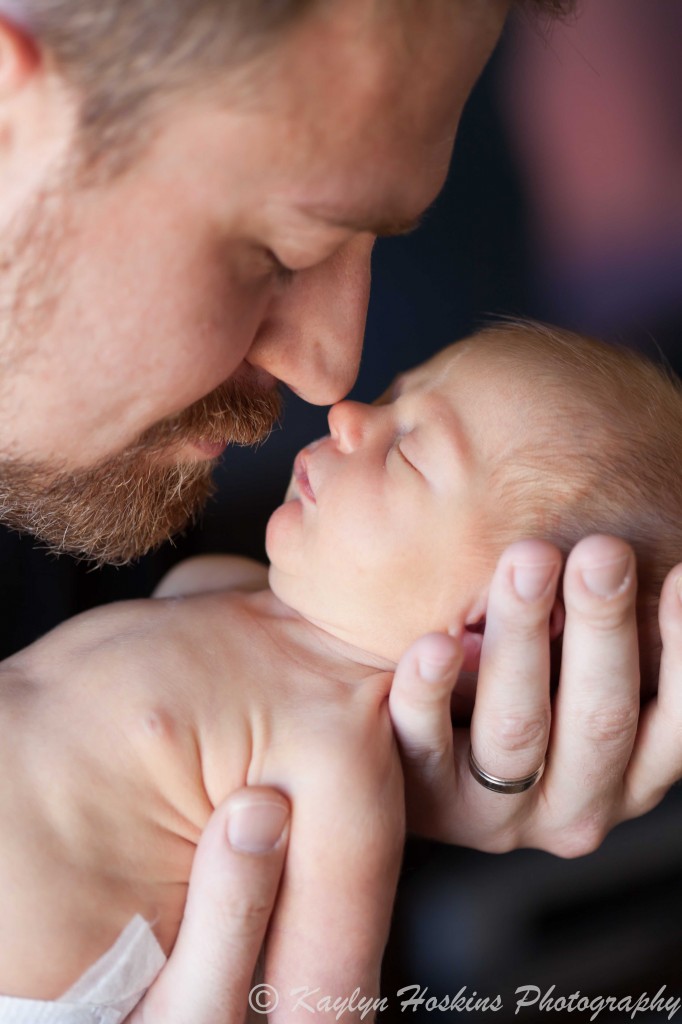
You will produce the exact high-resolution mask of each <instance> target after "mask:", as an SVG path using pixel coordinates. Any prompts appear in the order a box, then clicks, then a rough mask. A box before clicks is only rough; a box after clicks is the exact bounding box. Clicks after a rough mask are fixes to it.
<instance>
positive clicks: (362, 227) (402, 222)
mask: <svg viewBox="0 0 682 1024" xmlns="http://www.w3.org/2000/svg"><path fill="white" fill-rule="evenodd" d="M305 212H306V213H307V214H310V215H311V216H313V217H319V218H320V219H321V220H324V221H326V222H327V224H331V225H333V227H336V228H348V229H350V230H351V231H357V232H367V233H368V234H370V235H376V236H377V237H379V238H392V237H394V236H396V235H409V234H410V233H411V232H412V231H416V230H417V228H418V227H419V225H420V224H421V222H422V217H423V214H420V215H419V216H417V217H385V218H384V217H379V218H375V217H373V216H371V215H370V216H364V217H359V216H353V215H352V214H344V213H337V212H335V211H333V210H330V209H328V208H327V207H324V206H306V207H305Z"/></svg>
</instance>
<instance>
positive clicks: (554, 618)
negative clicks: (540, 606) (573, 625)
mask: <svg viewBox="0 0 682 1024" xmlns="http://www.w3.org/2000/svg"><path fill="white" fill-rule="evenodd" d="M565 622H566V609H565V608H564V602H563V601H562V600H561V598H560V597H556V598H555V599H554V604H553V605H552V611H551V612H550V615H549V639H550V640H556V639H557V637H560V636H561V634H562V633H563V631H564V624H565Z"/></svg>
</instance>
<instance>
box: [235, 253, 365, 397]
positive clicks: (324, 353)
mask: <svg viewBox="0 0 682 1024" xmlns="http://www.w3.org/2000/svg"><path fill="white" fill-rule="evenodd" d="M373 242H374V239H373V238H372V237H371V236H369V235H357V236H355V237H354V238H352V239H350V240H349V241H348V242H346V243H345V245H343V246H342V247H341V248H340V249H339V250H338V251H337V252H336V253H334V254H333V255H332V256H330V257H329V259H327V260H325V261H324V262H323V263H320V264H318V265H317V266H314V267H310V268H309V269H307V270H302V271H300V272H299V273H298V274H297V275H296V276H295V278H294V279H293V281H292V282H291V283H290V284H289V285H287V286H285V289H284V291H283V292H282V293H281V294H280V295H279V296H277V297H276V298H275V299H274V300H273V302H272V306H271V308H270V309H269V311H268V314H267V315H266V317H265V319H264V321H263V323H262V324H261V327H260V328H259V331H258V334H257V335H256V338H255V340H254V342H253V344H252V346H251V348H250V350H249V353H248V355H247V357H246V358H247V360H248V362H249V363H251V365H252V366H259V367H261V368H262V369H264V370H267V372H268V373H270V374H272V375H273V377H277V379H278V380H281V381H282V382H283V383H284V384H287V385H288V386H289V387H290V388H291V389H292V391H295V392H296V394H298V395H300V397H301V398H304V399H305V400H306V401H308V402H312V403H313V404H314V405H331V404H332V403H333V402H338V401H339V400H340V399H341V398H343V397H344V396H345V395H347V394H348V392H349V391H350V389H351V388H352V386H353V384H354V383H355V378H356V376H357V372H358V366H359V365H360V354H361V352H362V340H363V337H364V333H365V319H366V316H367V303H368V301H369V282H370V256H371V252H372V245H373Z"/></svg>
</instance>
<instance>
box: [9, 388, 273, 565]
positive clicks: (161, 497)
mask: <svg viewBox="0 0 682 1024" xmlns="http://www.w3.org/2000/svg"><path fill="white" fill-rule="evenodd" d="M279 414H280V398H279V395H278V393H277V391H276V390H269V391H266V390H260V389H256V388H254V386H253V385H247V384H245V383H244V382H236V381H234V382H233V381H229V380H228V381H226V382H225V383H224V384H222V385H221V386H220V387H219V388H217V389H216V390H215V391H213V392H212V393H211V394H210V395H208V396H206V397H205V398H203V399H201V400H200V401H198V402H196V403H195V404H194V405H192V406H190V408H189V409H187V410H186V411H185V412H184V413H182V414H181V415H179V416H177V417H175V418H173V419H169V420H164V421H163V422H161V423H159V424H157V425H156V426H154V427H152V428H151V429H150V430H148V431H146V433H145V434H144V435H143V436H142V437H141V438H140V439H139V441H138V442H137V443H136V444H135V445H133V446H131V447H129V448H127V449H126V450H125V451H123V452H121V453H120V454H118V455H115V456H113V457H111V458H108V459H106V460H104V461H103V462H101V463H99V464H98V465H96V466H93V467H91V468H88V469H83V470H76V471H73V472H55V470H54V467H53V466H52V465H50V464H47V465H42V464H39V463H36V462H34V463H25V462H17V461H12V460H5V461H1V462H0V520H2V521H3V522H4V523H6V524H7V525H8V526H10V527H12V528H13V529H16V530H20V531H22V532H27V533H31V534H33V535H34V536H35V537H37V538H38V539H39V540H42V541H43V542H44V543H45V544H46V545H47V546H48V547H49V548H50V549H51V550H52V551H54V552H57V553H62V552H63V553H69V554H72V555H76V556H79V557H81V558H85V559H89V560H91V561H93V562H95V563H96V564H99V565H101V564H104V563H113V564H118V565H121V564H124V563H125V562H129V561H130V560H131V559H133V558H136V557H138V556H139V555H142V554H144V553H145V552H146V551H148V550H149V549H150V548H153V547H155V546H157V545H158V544H161V543H162V542H163V541H164V540H167V539H168V538H169V537H171V536H172V535H173V534H174V533H177V532H178V530H181V529H182V528H183V527H185V526H186V525H187V524H188V523H189V522H191V521H194V520H195V519H196V517H197V515H198V513H199V511H200V510H201V509H202V508H203V506H204V505H205V503H206V501H207V499H208V498H209V497H210V496H211V494H212V493H213V491H214V487H213V481H212V470H213V467H214V466H215V460H212V461H211V460H201V461H194V462H184V463H183V462H180V461H176V462H174V461H173V454H174V452H176V451H178V450H179V449H180V448H181V447H182V446H183V445H185V444H186V443H187V442H188V441H206V442H208V443H223V442H226V441H228V442H230V443H234V444H239V445H249V444H255V443H256V442H258V441H262V440H263V439H264V438H265V437H267V435H268V434H269V432H270V430H271V429H272V426H273V424H274V423H275V422H276V421H277V419H278V417H279Z"/></svg>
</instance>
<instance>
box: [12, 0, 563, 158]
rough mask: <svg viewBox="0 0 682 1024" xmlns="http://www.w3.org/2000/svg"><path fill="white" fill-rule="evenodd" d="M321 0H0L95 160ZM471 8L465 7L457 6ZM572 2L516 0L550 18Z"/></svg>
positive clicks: (239, 63)
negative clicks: (157, 104) (58, 87)
mask: <svg viewBox="0 0 682 1024" xmlns="http://www.w3.org/2000/svg"><path fill="white" fill-rule="evenodd" d="M324 2H325V0H163V2H160V0H96V2H94V0H0V14H5V15H6V16H8V17H10V18H14V19H15V20H17V21H18V22H20V23H21V24H22V25H24V26H25V27H26V28H27V29H29V30H30V32H31V33H32V35H33V36H34V38H35V39H36V41H37V43H38V44H39V45H40V47H41V48H42V49H43V50H44V52H45V53H46V55H47V56H48V58H49V60H50V61H51V63H52V64H53V66H54V67H55V69H56V70H57V71H58V72H59V73H60V74H61V75H63V77H64V79H65V81H66V82H67V83H68V85H69V86H71V87H72V88H73V89H74V91H75V94H76V96H77V97H78V101H79V104H80V122H81V128H82V134H83V138H84V140H85V142H86V144H87V143H88V142H90V148H91V149H93V153H94V155H97V154H98V153H101V151H102V150H104V149H105V148H106V147H107V144H108V143H109V144H110V143H111V142H112V141H113V140H114V139H118V138H119V137H120V136H121V134H123V129H124V127H125V126H126V125H127V126H131V125H132V126H133V127H135V126H136V123H137V121H138V120H139V115H140V112H141V111H142V110H146V109H148V108H149V106H150V101H152V100H154V99H158V98H159V97H160V96H162V95H166V94H168V92H169V91H178V90H182V89H183V88H186V87H187V86H189V85H193V84H195V83H196V82H197V81H206V80H210V79H211V77H216V76H220V75H222V76H223V77H224V76H225V72H226V70H232V69H235V68H238V67H241V66H244V65H245V64H248V62H249V61H250V60H252V59H253V58H254V57H256V56H257V55H258V54H259V53H262V52H263V51H267V48H268V46H269V45H270V44H271V43H272V42H273V41H274V40H275V39H276V38H277V37H278V36H280V35H281V34H282V33H284V32H285V31H286V30H287V29H290V28H292V27H293V26H295V25H296V24H297V23H298V22H299V21H300V20H301V19H302V18H303V16H304V15H305V14H306V13H307V12H309V11H310V10H311V9H312V8H313V7H316V6H320V5H321V4H322V3H324ZM458 2H460V3H461V2H463V3H464V4H466V3H471V2H473V0H458ZM573 2H574V0H516V3H517V5H518V6H521V7H526V8H529V9H533V10H538V11H543V12H546V13H548V14H551V15H559V14H562V13H566V12H567V11H568V10H570V9H571V7H572V6H573Z"/></svg>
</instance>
